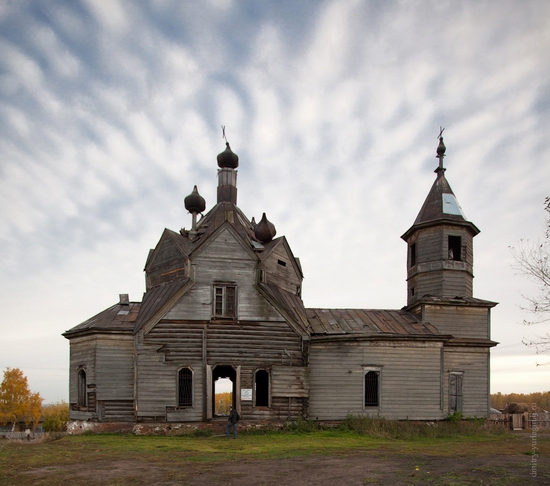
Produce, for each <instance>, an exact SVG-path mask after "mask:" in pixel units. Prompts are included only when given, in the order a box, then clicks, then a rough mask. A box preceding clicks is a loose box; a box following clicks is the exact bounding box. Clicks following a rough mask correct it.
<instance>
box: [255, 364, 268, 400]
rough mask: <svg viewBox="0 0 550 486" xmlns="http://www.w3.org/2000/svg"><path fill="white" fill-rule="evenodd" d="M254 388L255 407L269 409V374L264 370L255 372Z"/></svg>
mask: <svg viewBox="0 0 550 486" xmlns="http://www.w3.org/2000/svg"><path fill="white" fill-rule="evenodd" d="M254 388H255V392H256V407H269V372H268V371H266V370H258V371H256V374H255V377H254Z"/></svg>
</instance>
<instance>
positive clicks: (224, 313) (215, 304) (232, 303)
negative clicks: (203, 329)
mask: <svg viewBox="0 0 550 486" xmlns="http://www.w3.org/2000/svg"><path fill="white" fill-rule="evenodd" d="M237 290H238V288H237V285H236V284H235V283H218V282H215V283H214V284H213V285H212V317H213V318H214V319H236V318H237V315H238V312H237V310H238V298H237V295H238V292H237ZM218 292H219V293H218ZM218 296H220V300H218ZM219 304H221V310H218V309H220V307H219ZM231 308H233V310H232V311H231Z"/></svg>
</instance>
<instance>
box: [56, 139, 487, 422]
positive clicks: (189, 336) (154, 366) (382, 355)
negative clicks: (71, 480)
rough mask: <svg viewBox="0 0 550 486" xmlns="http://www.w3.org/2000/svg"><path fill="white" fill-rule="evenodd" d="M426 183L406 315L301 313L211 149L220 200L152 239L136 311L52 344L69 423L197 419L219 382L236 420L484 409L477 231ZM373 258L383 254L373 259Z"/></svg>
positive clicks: (289, 263) (293, 281)
mask: <svg viewBox="0 0 550 486" xmlns="http://www.w3.org/2000/svg"><path fill="white" fill-rule="evenodd" d="M437 152H438V157H439V161H440V162H439V167H438V168H437V169H436V171H435V172H436V174H437V176H436V180H435V182H434V184H433V186H432V188H431V190H430V192H429V194H428V197H427V198H426V201H425V203H424V205H423V206H422V208H421V210H420V213H419V214H418V217H417V218H416V220H415V222H414V224H413V225H412V226H411V227H410V228H409V229H408V230H407V231H406V232H405V233H404V235H403V236H402V238H403V240H405V241H406V243H407V247H408V256H407V260H406V264H407V305H406V306H405V307H404V308H403V309H399V310H387V309H380V310H372V309H331V308H323V309H311V308H306V307H304V303H303V302H302V299H301V291H302V280H303V273H302V267H301V265H300V261H299V259H298V258H296V257H295V256H294V254H293V253H292V250H291V248H290V245H289V243H288V241H287V239H286V238H285V237H284V236H282V237H278V238H276V237H275V235H276V231H275V227H274V225H273V224H272V223H271V222H269V221H268V219H267V218H266V215H265V213H264V215H263V217H262V218H261V220H260V221H259V222H258V223H256V222H255V221H254V219H252V221H250V220H249V219H248V218H247V217H246V215H245V214H243V212H242V211H241V210H240V209H239V208H238V207H237V170H236V169H237V167H238V157H237V155H236V154H234V153H233V152H232V151H231V149H230V147H229V144H227V148H226V150H225V151H224V152H222V153H221V154H220V155H218V166H219V169H218V195H217V204H216V205H215V206H214V207H213V208H212V209H211V210H210V211H208V212H207V213H206V214H205V215H204V216H203V217H201V218H200V219H199V220H198V221H197V217H198V215H199V214H202V213H203V212H204V211H205V207H206V204H205V200H204V199H203V198H202V197H201V196H200V195H199V193H198V191H197V188H196V187H195V188H194V190H193V192H192V193H191V194H190V195H189V196H187V197H186V198H185V207H186V209H187V210H188V211H189V212H190V213H191V214H192V226H191V229H190V230H184V229H182V230H181V231H179V232H175V231H171V230H168V229H166V230H164V232H163V234H162V235H161V237H160V240H159V242H158V243H157V246H156V247H155V248H154V249H153V250H151V251H150V252H149V256H148V258H147V261H146V263H145V275H146V292H145V294H144V296H143V300H142V302H130V301H129V299H128V296H127V295H124V294H123V295H121V296H120V301H119V302H118V303H117V304H115V305H113V306H112V307H110V308H108V309H106V310H104V311H103V312H101V313H99V314H97V315H96V316H94V317H92V318H90V319H88V320H87V321H85V322H83V323H82V324H79V325H78V326H76V327H74V328H72V329H71V330H69V331H67V332H65V333H64V334H63V335H64V336H65V337H66V338H67V339H68V340H69V341H70V408H71V412H70V414H71V418H72V419H73V420H93V421H100V422H102V421H136V422H142V421H166V422H188V421H207V420H210V419H212V418H213V417H215V415H216V410H215V406H216V405H215V401H214V394H215V393H214V390H215V382H216V380H218V379H220V378H229V379H230V380H231V382H232V388H233V402H234V406H235V407H236V408H237V410H238V411H239V413H241V414H242V415H243V416H244V417H245V418H246V419H247V420H268V421H269V420H273V421H279V420H288V419H296V418H298V417H299V416H302V417H305V418H310V419H318V420H341V419H345V418H346V416H347V415H348V414H358V415H362V414H368V415H373V416H382V417H386V418H389V419H410V420H438V419H443V418H445V417H446V416H447V415H448V414H449V413H453V412H455V411H460V412H463V413H464V414H465V415H466V416H478V417H487V416H488V415H489V351H490V348H491V347H492V346H495V345H496V344H497V343H495V342H494V341H491V339H490V313H491V308H492V307H494V306H495V305H496V304H495V303H494V302H489V301H486V300H480V299H477V298H474V297H473V295H472V280H473V237H474V236H475V235H477V234H478V233H479V230H478V228H477V227H476V226H475V225H474V224H473V223H471V222H469V221H467V220H466V219H465V217H464V214H463V213H462V210H461V209H460V206H459V204H458V202H457V200H456V198H455V196H454V194H453V191H452V190H451V187H450V186H449V183H448V182H447V180H446V178H445V169H444V168H443V157H444V154H445V146H444V145H443V139H442V138H440V145H439V147H438V150H437ZM381 250H382V249H381Z"/></svg>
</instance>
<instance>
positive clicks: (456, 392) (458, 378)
mask: <svg viewBox="0 0 550 486" xmlns="http://www.w3.org/2000/svg"><path fill="white" fill-rule="evenodd" d="M462 379H463V374H462V373H450V374H449V412H462V402H463V399H462V381H463V380H462Z"/></svg>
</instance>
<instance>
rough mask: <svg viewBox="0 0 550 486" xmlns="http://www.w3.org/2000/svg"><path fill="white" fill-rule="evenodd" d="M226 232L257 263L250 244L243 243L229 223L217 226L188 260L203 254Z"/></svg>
mask: <svg viewBox="0 0 550 486" xmlns="http://www.w3.org/2000/svg"><path fill="white" fill-rule="evenodd" d="M224 231H227V232H229V233H230V234H231V236H232V237H233V238H234V239H235V241H236V242H237V243H238V244H239V245H240V246H241V247H242V249H243V250H244V251H245V252H246V253H247V254H248V255H249V256H250V258H251V259H252V260H254V261H258V256H257V255H256V253H254V251H253V250H252V248H251V246H250V243H249V242H248V241H245V240H244V239H243V237H242V236H241V235H240V234H239V232H238V231H237V230H236V229H235V228H234V227H233V225H232V224H231V223H229V222H228V221H225V222H224V223H223V224H222V225H221V226H219V227H218V228H217V229H216V231H214V232H213V233H212V234H211V235H209V236H208V237H207V238H206V239H204V240H203V241H202V242H201V243H200V244H199V246H197V248H195V249H194V250H193V251H192V252H191V253H190V255H189V258H190V259H195V258H196V257H197V256H198V255H200V254H201V253H202V252H204V251H205V250H206V249H207V248H208V247H209V246H210V245H211V244H212V243H213V242H215V241H216V240H217V238H218V237H219V236H220V235H221V234H222V233H223V232H224Z"/></svg>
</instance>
